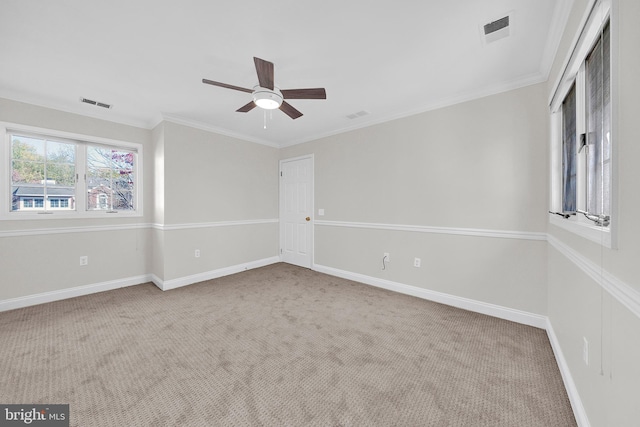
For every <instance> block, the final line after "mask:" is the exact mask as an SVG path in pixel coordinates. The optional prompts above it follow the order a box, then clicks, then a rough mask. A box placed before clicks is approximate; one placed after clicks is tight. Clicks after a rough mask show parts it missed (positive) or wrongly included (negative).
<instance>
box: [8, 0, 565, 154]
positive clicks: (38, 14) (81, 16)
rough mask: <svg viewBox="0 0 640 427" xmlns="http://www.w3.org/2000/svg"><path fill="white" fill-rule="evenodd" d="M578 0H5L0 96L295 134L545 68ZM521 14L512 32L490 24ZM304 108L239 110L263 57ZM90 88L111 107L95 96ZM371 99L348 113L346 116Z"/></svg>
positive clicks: (131, 116)
mask: <svg viewBox="0 0 640 427" xmlns="http://www.w3.org/2000/svg"><path fill="white" fill-rule="evenodd" d="M572 2H573V0H449V1H443V0H440V1H433V0H396V1H393V2H391V1H383V0H349V1H345V0H340V1H338V0H324V1H305V0H271V1H265V0H243V1H222V0H182V1H169V0H160V1H159V0H109V1H97V0H56V1H25V0H2V4H1V5H0V57H2V59H3V60H2V67H0V97H4V98H9V99H14V100H18V101H24V102H29V103H33V104H37V105H43V106H47V107H52V108H56V109H60V110H64V111H69V112H74V113H79V114H83V115H87V116H92V117H99V118H103V119H106V120H111V121H115V122H120V123H127V124H133V125H136V126H141V127H146V128H152V127H153V126H155V125H156V124H157V123H159V122H160V121H161V120H163V119H168V120H173V121H176V122H181V123H185V124H191V125H193V126H196V127H201V128H205V129H210V130H213V131H216V132H219V133H223V134H227V135H232V136H237V137H240V138H243V139H246V140H250V141H254V142H259V143H265V144H269V145H273V146H286V145H291V144H295V143H299V142H304V141H308V140H312V139H316V138H318V137H322V136H327V135H331V134H335V133H339V132H343V131H346V130H349V129H354V128H359V127H363V126H367V125H371V124H373V123H379V122H383V121H387V120H390V119H393V118H398V117H402V116H406V115H410V114H415V113H419V112H422V111H427V110H429V109H433V108H437V107H441V106H444V105H449V104H453V103H455V102H460V101H463V100H468V99H472V98H476V97H480V96H484V95H488V94H492V93H497V92H500V91H504V90H508V89H512V88H516V87H521V86H525V85H527V84H532V83H537V82H541V81H545V80H546V79H547V77H548V74H549V68H550V66H551V62H552V59H553V56H554V54H555V52H556V49H557V44H558V42H559V39H560V36H561V31H562V28H563V27H564V24H565V22H566V19H567V15H568V13H567V12H568V10H569V8H570V6H571V4H572ZM507 13H512V18H511V35H510V36H509V37H508V38H504V39H501V40H498V41H495V42H493V43H489V44H486V43H484V42H483V40H482V36H481V35H482V25H483V24H486V23H488V22H491V21H493V20H495V19H498V18H501V17H503V16H505V15H506V14H507ZM254 56H257V57H259V58H262V59H265V60H268V61H271V62H273V63H274V64H275V84H276V86H278V87H280V88H281V89H297V88H314V87H324V88H326V91H327V99H326V100H290V101H289V102H290V104H291V105H293V106H294V107H295V108H297V109H298V110H300V111H301V112H302V113H304V116H302V117H300V118H299V119H296V120H292V119H290V118H289V117H288V116H286V115H285V114H284V113H282V112H281V111H278V110H276V111H274V112H273V113H267V121H266V123H267V129H264V128H263V124H264V120H265V116H264V114H263V110H260V109H257V108H256V109H254V110H252V111H250V112H249V113H237V112H235V110H236V109H238V108H239V107H241V106H243V105H244V104H246V103H247V102H249V101H250V100H251V95H250V94H248V93H244V92H239V91H233V90H229V89H224V88H220V87H215V86H210V85H205V84H203V83H202V79H203V78H207V79H210V80H215V81H219V82H224V83H228V84H232V85H236V86H241V87H246V88H251V87H253V86H254V85H255V84H257V76H256V72H255V68H254V64H253V57H254ZM81 97H84V98H89V99H93V100H96V101H100V102H105V103H109V104H112V105H113V108H112V109H110V110H106V109H102V108H99V107H95V106H90V105H86V104H82V103H81V102H80V98H81ZM361 111H367V112H369V114H368V115H365V116H362V117H359V118H357V119H349V118H347V115H350V114H353V113H357V112H361Z"/></svg>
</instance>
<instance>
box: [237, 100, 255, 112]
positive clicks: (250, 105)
mask: <svg viewBox="0 0 640 427" xmlns="http://www.w3.org/2000/svg"><path fill="white" fill-rule="evenodd" d="M254 108H256V104H255V103H254V102H253V101H251V102H250V103H248V104H246V105H243V106H242V107H240V108H238V109H237V110H236V112H238V113H246V112H248V111H251V110H253V109H254Z"/></svg>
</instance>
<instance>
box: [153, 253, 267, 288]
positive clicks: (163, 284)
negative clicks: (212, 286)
mask: <svg viewBox="0 0 640 427" xmlns="http://www.w3.org/2000/svg"><path fill="white" fill-rule="evenodd" d="M277 262H280V257H279V256H274V257H270V258H263V259H259V260H256V261H250V262H245V263H243V264H237V265H232V266H229V267H223V268H218V269H216V270H211V271H205V272H204V273H198V274H192V275H190V276H184V277H179V278H177V279H171V280H162V279H160V278H159V277H158V276H156V275H151V281H152V282H153V283H154V284H155V285H156V286H157V287H159V288H160V289H162V290H163V291H168V290H170V289H175V288H180V287H182V286H187V285H192V284H194V283H198V282H204V281H205V280H211V279H217V278H218V277H223V276H228V275H230V274H235V273H240V272H241V271H246V270H251V269H254V268H258V267H264V266H266V265H270V264H275V263H277Z"/></svg>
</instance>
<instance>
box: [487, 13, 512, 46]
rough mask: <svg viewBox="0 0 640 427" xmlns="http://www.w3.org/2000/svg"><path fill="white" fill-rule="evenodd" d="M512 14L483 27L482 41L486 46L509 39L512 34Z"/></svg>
mask: <svg viewBox="0 0 640 427" xmlns="http://www.w3.org/2000/svg"><path fill="white" fill-rule="evenodd" d="M511 15H512V14H508V15H506V16H503V17H502V18H499V19H495V20H493V21H491V22H489V23H488V24H484V25H481V27H482V41H483V43H484V44H487V43H491V42H494V41H496V40H500V39H503V38H505V37H509V35H510V33H511V24H512V23H513V22H512V21H513V20H512V16H511Z"/></svg>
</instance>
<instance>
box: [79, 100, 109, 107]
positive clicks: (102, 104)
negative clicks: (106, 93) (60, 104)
mask: <svg viewBox="0 0 640 427" xmlns="http://www.w3.org/2000/svg"><path fill="white" fill-rule="evenodd" d="M80 101H81V102H84V103H85V104H91V105H95V106H96V107H102V108H111V104H105V103H104V102H98V101H94V100H93V99H87V98H80Z"/></svg>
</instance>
